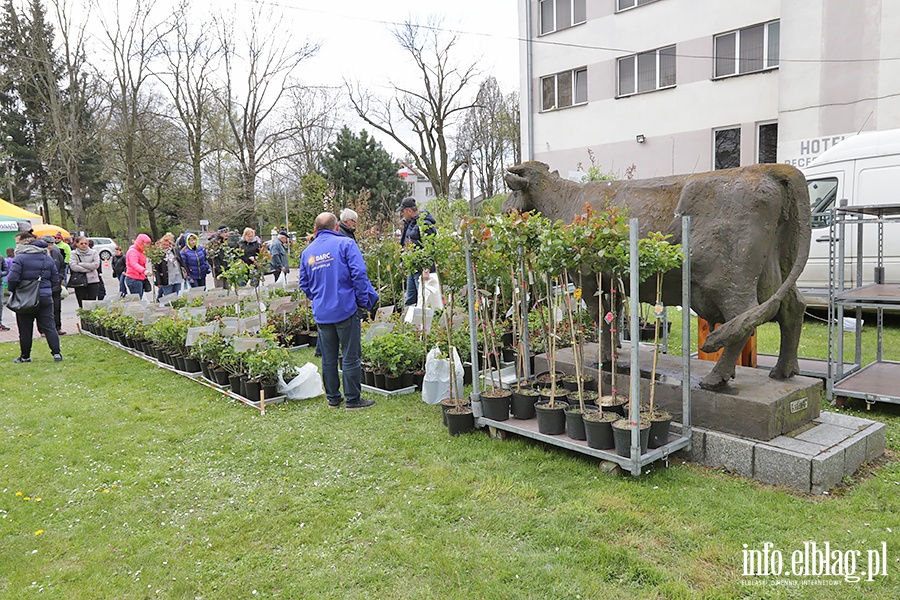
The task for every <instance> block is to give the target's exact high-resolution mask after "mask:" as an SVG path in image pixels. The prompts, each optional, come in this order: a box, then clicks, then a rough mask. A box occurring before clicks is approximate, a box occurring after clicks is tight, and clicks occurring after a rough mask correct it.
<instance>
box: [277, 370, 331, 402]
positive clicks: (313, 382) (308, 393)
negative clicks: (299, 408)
mask: <svg viewBox="0 0 900 600" xmlns="http://www.w3.org/2000/svg"><path fill="white" fill-rule="evenodd" d="M278 393H279V394H284V395H285V396H286V397H287V398H288V400H303V399H304V398H315V397H316V396H321V395H323V394H324V393H325V387H324V386H323V385H322V376H321V375H320V374H319V368H318V367H316V365H314V364H312V363H306V364H305V365H303V366H302V367H301V368H300V370H299V371H298V372H297V376H296V377H294V378H293V379H291V381H290V383H286V382H285V381H284V377H283V376H282V373H278Z"/></svg>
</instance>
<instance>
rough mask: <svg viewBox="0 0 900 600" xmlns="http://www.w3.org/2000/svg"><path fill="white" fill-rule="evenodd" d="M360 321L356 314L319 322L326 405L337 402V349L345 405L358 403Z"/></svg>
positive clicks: (339, 398) (338, 401)
mask: <svg viewBox="0 0 900 600" xmlns="http://www.w3.org/2000/svg"><path fill="white" fill-rule="evenodd" d="M360 337H361V329H360V321H359V314H357V313H353V314H352V315H351V316H350V318H348V319H344V320H343V321H341V322H340V323H327V324H323V323H319V346H320V347H321V349H322V383H324V384H325V396H326V397H327V398H328V404H331V405H334V406H336V405H338V404H340V403H341V390H340V383H341V382H340V377H339V376H338V349H339V348H340V350H341V351H342V352H343V355H344V359H343V372H344V398H345V399H346V400H347V403H348V404H353V403H354V402H359V392H360V385H361V382H360V375H361V369H360V366H361V365H362V361H361V360H360V355H359V352H360Z"/></svg>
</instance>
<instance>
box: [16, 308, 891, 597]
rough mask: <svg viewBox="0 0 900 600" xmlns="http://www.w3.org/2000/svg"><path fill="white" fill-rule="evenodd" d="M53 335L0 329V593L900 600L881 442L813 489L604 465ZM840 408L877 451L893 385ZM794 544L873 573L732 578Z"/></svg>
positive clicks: (684, 470)
mask: <svg viewBox="0 0 900 600" xmlns="http://www.w3.org/2000/svg"><path fill="white" fill-rule="evenodd" d="M675 327H677V325H676V326H675ZM809 327H810V328H813V327H814V325H812V324H811V325H810V326H809ZM806 335H807V334H806V333H805V334H804V336H806ZM810 335H812V334H810ZM892 335H894V336H895V337H894V338H893V339H894V344H893V349H894V350H893V351H894V352H897V350H896V349H897V348H898V346H900V344H898V343H897V337H896V331H894V332H892ZM765 337H766V336H765V335H764V334H763V333H761V341H760V347H761V348H763V347H765V346H764V344H763V341H762V340H763V339H764V338H765ZM766 343H768V342H766ZM62 344H63V354H64V355H65V357H66V360H65V362H63V363H61V364H55V363H53V362H52V359H51V358H50V355H49V352H48V351H47V349H46V345H45V343H44V341H43V340H40V339H39V340H36V344H35V350H34V351H33V353H32V357H33V359H34V362H33V363H31V364H25V365H13V364H12V363H11V361H12V359H13V358H15V356H17V354H18V346H17V344H14V343H7V344H0V364H2V365H3V375H2V376H0V389H2V393H0V397H2V400H3V402H2V404H0V423H2V425H0V598H4V599H8V598H32V597H47V598H63V597H65V598H71V599H78V598H190V599H193V598H228V599H231V598H441V599H444V598H479V599H481V598H498V599H501V598H502V599H507V598H553V599H556V598H583V599H593V598H604V599H607V598H609V599H615V598H622V599H631V598H652V599H657V598H683V599H693V598H723V599H726V598H745V597H746V598H817V599H818V598H884V599H889V598H890V599H894V598H897V597H900V540H898V534H900V518H898V515H900V466H898V465H900V463H898V462H896V461H894V460H888V461H885V462H884V464H881V465H880V466H878V467H877V468H875V469H873V470H872V471H871V473H870V474H869V475H868V476H866V477H863V478H861V480H860V481H857V482H849V481H848V482H847V483H848V484H851V483H852V485H848V487H846V488H845V489H842V490H838V491H837V492H836V493H834V494H832V495H830V496H827V497H818V498H813V497H809V496H800V495H797V494H794V493H791V492H788V491H785V490H782V489H778V488H773V487H770V486H765V485H762V484H759V483H757V482H755V481H751V480H747V479H743V478H740V477H737V476H734V475H731V474H729V473H727V472H723V471H721V470H713V469H708V468H704V467H699V466H697V465H694V464H689V463H688V464H685V463H683V462H681V461H670V463H669V466H668V467H667V468H666V467H663V466H661V465H659V466H653V467H651V468H649V469H648V470H647V472H646V473H645V474H644V475H642V476H641V477H639V478H632V477H630V476H615V475H608V474H605V473H603V472H601V471H600V470H599V469H598V468H597V463H596V461H595V460H590V459H587V458H585V457H583V456H580V455H575V454H571V453H568V452H566V451H563V450H559V449H555V448H548V447H544V446H542V445H540V444H537V443H533V442H529V441H527V440H523V439H518V438H511V439H508V440H506V441H504V442H500V441H492V440H491V439H489V437H488V436H487V435H486V434H484V433H483V432H478V433H475V434H471V435H465V436H461V437H459V438H450V437H449V436H448V435H447V433H446V430H445V429H444V428H443V427H442V426H441V419H440V414H439V409H438V408H437V407H433V406H429V405H426V404H424V403H423V402H422V401H421V400H420V398H419V396H418V394H410V395H407V396H402V397H397V398H392V399H379V400H378V402H377V404H376V406H375V407H374V408H372V409H367V410H365V411H359V412H355V413H352V412H346V411H343V410H341V411H336V410H334V409H329V408H327V406H326V403H325V401H324V399H322V398H320V399H316V400H305V401H293V402H290V403H287V404H286V405H283V406H281V407H275V408H273V409H271V410H270V411H269V413H268V414H266V415H265V416H261V415H260V414H259V413H258V412H257V411H256V410H254V409H252V408H249V407H245V406H243V405H240V404H237V403H235V402H233V401H231V400H229V399H227V398H226V397H224V396H221V395H218V394H216V393H215V392H213V391H211V390H208V389H207V388H204V387H202V386H200V385H198V384H195V383H193V382H191V381H189V380H187V379H185V378H183V377H180V376H178V375H174V374H172V373H169V372H167V371H164V370H162V369H159V368H157V367H154V366H152V365H150V364H149V363H147V362H145V361H143V360H141V359H138V358H134V357H132V356H129V355H127V354H125V353H124V352H122V351H119V350H116V349H114V348H113V347H111V346H109V345H107V344H104V343H102V342H98V341H95V340H93V339H90V338H87V337H86V336H75V335H70V336H66V337H64V338H63V340H62ZM301 359H303V360H314V359H313V358H312V352H311V351H309V352H307V353H306V354H302V355H301ZM843 410H844V411H845V412H848V413H852V414H856V415H859V416H863V417H867V418H871V419H877V420H880V421H883V422H885V423H886V424H887V428H888V433H887V445H888V448H889V449H890V451H891V453H895V452H896V451H897V446H898V439H900V406H895V405H885V404H879V405H876V407H875V408H874V409H873V410H871V411H866V410H865V406H863V405H861V404H860V403H855V402H850V403H848V408H846V409H843ZM807 541H814V542H816V543H817V544H819V545H820V546H821V545H823V544H824V543H825V542H829V543H830V544H831V548H832V549H833V550H834V549H836V550H840V551H841V552H848V551H851V550H858V551H861V552H862V554H861V556H860V559H859V560H860V562H859V564H858V565H857V567H856V572H857V574H858V573H859V571H861V570H865V569H866V562H865V560H866V556H867V554H866V551H868V550H877V549H881V547H882V546H881V545H882V542H884V543H886V553H887V558H888V564H887V567H886V568H887V576H884V577H881V576H879V577H875V578H874V581H871V582H869V581H865V579H866V578H865V577H864V578H863V579H864V580H863V581H860V582H857V583H851V582H845V581H844V580H843V578H823V577H808V578H803V577H800V578H793V579H792V580H791V581H789V582H788V583H795V584H796V583H798V582H799V583H803V581H807V583H808V582H809V581H812V582H813V583H816V582H818V583H822V582H828V583H837V584H838V585H835V586H827V587H826V586H818V585H817V586H809V585H790V586H789V585H777V584H778V583H779V580H778V578H776V577H742V575H741V573H742V551H743V550H744V544H747V545H748V547H749V548H751V549H761V548H762V546H763V544H764V543H765V542H771V543H772V544H774V546H773V547H774V548H775V549H778V550H780V551H781V552H782V553H783V555H784V563H785V565H786V566H789V565H790V556H791V552H793V551H795V550H802V549H803V544H804V542H807ZM847 556H849V554H848V555H847ZM761 584H765V585H761Z"/></svg>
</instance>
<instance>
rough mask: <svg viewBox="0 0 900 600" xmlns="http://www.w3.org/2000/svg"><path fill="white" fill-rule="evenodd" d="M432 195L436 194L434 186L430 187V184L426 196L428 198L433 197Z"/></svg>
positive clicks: (426, 189)
mask: <svg viewBox="0 0 900 600" xmlns="http://www.w3.org/2000/svg"><path fill="white" fill-rule="evenodd" d="M432 196H434V188H433V187H430V186H429V187H426V188H425V197H426V198H431V197H432Z"/></svg>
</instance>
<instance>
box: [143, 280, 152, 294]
mask: <svg viewBox="0 0 900 600" xmlns="http://www.w3.org/2000/svg"><path fill="white" fill-rule="evenodd" d="M152 289H153V286H152V285H150V280H149V279H145V280H144V291H145V292H149V291H150V290H152Z"/></svg>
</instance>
